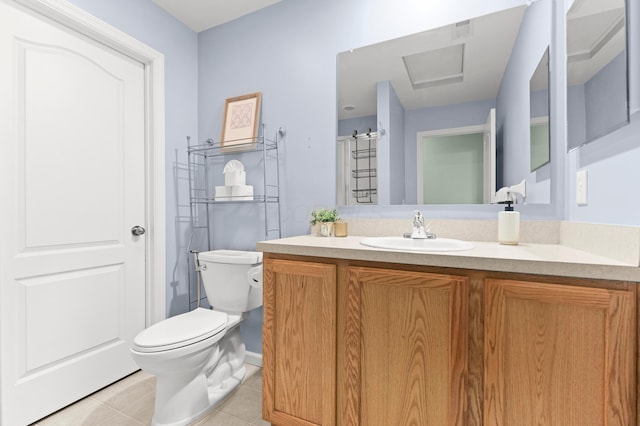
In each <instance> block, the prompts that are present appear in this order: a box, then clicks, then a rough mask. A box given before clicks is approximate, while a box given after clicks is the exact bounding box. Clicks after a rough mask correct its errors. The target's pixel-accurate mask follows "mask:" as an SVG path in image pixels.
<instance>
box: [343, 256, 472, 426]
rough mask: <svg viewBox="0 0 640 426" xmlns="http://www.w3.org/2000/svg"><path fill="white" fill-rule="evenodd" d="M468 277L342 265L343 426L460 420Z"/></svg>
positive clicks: (463, 395) (463, 400) (455, 422)
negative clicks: (346, 271) (346, 275)
mask: <svg viewBox="0 0 640 426" xmlns="http://www.w3.org/2000/svg"><path fill="white" fill-rule="evenodd" d="M467 306H468V280H467V278H464V277H458V276H450V275H439V274H430V273H421V272H408V271H394V270H385V269H374V268H355V267H354V268H350V269H349V283H348V289H347V306H346V336H345V338H346V343H345V346H346V355H345V358H346V370H347V371H346V372H345V374H346V379H345V380H346V384H345V386H346V388H347V389H346V395H347V402H346V408H345V410H346V412H345V413H344V414H341V416H344V418H345V419H347V420H346V421H345V423H346V424H349V425H363V426H364V425H366V426H376V425H379V426H393V425H443V426H444V425H464V424H465V419H464V412H465V405H466V392H465V385H466V373H467V359H468V357H467V347H468V343H467V339H468V320H467V318H468V309H467Z"/></svg>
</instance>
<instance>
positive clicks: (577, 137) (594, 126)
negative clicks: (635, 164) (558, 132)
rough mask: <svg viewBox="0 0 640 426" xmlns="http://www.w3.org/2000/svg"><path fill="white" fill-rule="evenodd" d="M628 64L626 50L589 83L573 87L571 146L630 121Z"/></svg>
mask: <svg viewBox="0 0 640 426" xmlns="http://www.w3.org/2000/svg"><path fill="white" fill-rule="evenodd" d="M626 67H627V58H626V54H625V53H624V52H623V53H620V54H619V55H618V56H616V57H615V59H613V60H612V61H611V62H610V63H608V64H607V65H605V66H604V67H603V68H602V69H601V70H600V71H599V72H598V73H597V74H596V75H595V76H593V77H592V78H591V79H590V80H589V81H587V82H586V83H584V84H580V85H575V86H570V87H569V98H568V107H567V110H568V111H569V116H568V121H569V123H568V129H569V137H568V142H569V147H578V146H580V145H582V144H584V143H586V142H590V141H593V140H595V139H598V138H600V137H602V136H603V135H606V134H608V133H610V132H611V131H613V130H615V129H617V128H619V127H621V126H623V125H625V124H626V123H627V84H626V73H627V71H626V69H627V68H626Z"/></svg>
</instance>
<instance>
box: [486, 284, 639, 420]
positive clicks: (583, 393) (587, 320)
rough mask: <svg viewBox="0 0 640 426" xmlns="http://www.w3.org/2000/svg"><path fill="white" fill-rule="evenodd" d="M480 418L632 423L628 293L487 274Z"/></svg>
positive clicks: (632, 338)
mask: <svg viewBox="0 0 640 426" xmlns="http://www.w3.org/2000/svg"><path fill="white" fill-rule="evenodd" d="M485 291H486V293H485V294H486V298H485V302H486V315H487V317H486V322H485V357H486V359H485V362H486V365H485V392H484V397H485V406H484V424H485V425H486V426H493V425H496V426H497V425H505V426H507V425H515V424H517V425H523V426H524V425H581V426H587V425H594V426H600V425H634V424H636V418H635V412H636V409H635V405H636V377H635V375H636V370H635V368H636V361H635V357H636V345H635V343H636V329H635V324H636V318H635V316H636V307H635V295H634V293H633V292H632V291H625V290H611V289H606V288H593V287H579V286H567V285H556V284H545V283H536V282H521V281H514V280H487V281H486V283H485Z"/></svg>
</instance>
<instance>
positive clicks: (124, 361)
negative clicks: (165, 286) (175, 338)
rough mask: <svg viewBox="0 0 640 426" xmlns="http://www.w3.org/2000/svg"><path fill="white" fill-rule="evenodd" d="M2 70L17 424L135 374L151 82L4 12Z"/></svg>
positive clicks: (4, 358)
mask: <svg viewBox="0 0 640 426" xmlns="http://www.w3.org/2000/svg"><path fill="white" fill-rule="evenodd" d="M0 61H1V62H2V64H3V66H2V67H0V91H1V93H3V96H2V99H0V115H1V116H2V118H0V120H2V123H0V124H2V125H0V145H1V146H0V173H1V178H2V179H1V180H2V181H3V183H1V184H0V197H1V198H2V199H3V200H6V201H7V203H6V205H5V206H4V207H3V209H2V212H1V213H0V234H1V235H3V238H2V241H0V299H1V300H0V311H1V312H0V384H1V389H0V398H1V400H0V402H1V405H0V416H1V417H0V421H1V423H2V424H3V425H4V424H6V425H21V424H27V423H30V422H32V421H35V420H37V419H39V418H41V417H43V416H45V415H47V414H49V413H51V412H53V411H55V410H57V409H60V408H62V407H63V406H65V405H67V404H69V403H72V402H74V401H75V400H77V399H79V398H82V397H84V396H86V395H88V394H89V393H91V392H93V391H95V390H97V389H99V388H101V387H103V386H105V385H108V384H109V383H111V382H113V381H115V380H118V379H119V378H121V377H123V376H125V375H127V374H129V373H131V372H133V371H135V370H137V366H136V365H135V363H134V362H133V360H132V359H131V356H130V353H129V348H130V346H131V343H132V340H133V338H134V336H135V335H136V334H137V333H138V332H139V331H140V330H142V329H143V328H144V326H145V240H144V239H145V237H144V236H140V237H137V236H136V237H134V236H132V235H131V233H130V228H131V227H132V226H134V225H142V226H144V225H145V223H144V219H145V204H144V203H145V192H144V191H145V167H144V164H145V157H144V156H145V152H144V142H145V130H144V129H145V126H144V109H145V104H144V90H145V89H144V86H145V75H144V67H143V65H142V64H140V63H138V62H135V61H133V60H131V59H129V58H127V57H125V56H123V55H121V54H119V53H117V52H115V51H113V50H111V49H109V48H107V47H105V46H104V45H102V44H100V43H97V42H95V41H93V40H91V39H88V38H86V37H84V36H81V35H79V34H77V33H75V32H74V31H72V30H70V29H68V28H66V27H64V26H62V25H60V24H58V23H55V22H52V21H49V20H47V19H46V18H43V17H39V16H38V15H35V14H31V12H27V11H25V10H22V9H21V8H20V7H19V6H15V7H14V6H13V5H8V4H7V3H5V2H2V1H0ZM4 94H6V95H7V96H4Z"/></svg>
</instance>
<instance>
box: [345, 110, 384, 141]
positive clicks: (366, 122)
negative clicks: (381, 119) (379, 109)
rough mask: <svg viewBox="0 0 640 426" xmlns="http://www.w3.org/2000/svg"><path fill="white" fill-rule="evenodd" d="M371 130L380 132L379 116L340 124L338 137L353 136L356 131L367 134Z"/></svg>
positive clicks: (354, 119) (350, 120) (349, 120)
mask: <svg viewBox="0 0 640 426" xmlns="http://www.w3.org/2000/svg"><path fill="white" fill-rule="evenodd" d="M369 129H371V131H372V132H377V131H378V121H377V116H375V115H370V116H368V117H358V118H348V119H346V120H340V121H339V122H338V136H351V135H352V134H353V131H354V130H357V132H358V133H366V132H367V131H368V130H369Z"/></svg>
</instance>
